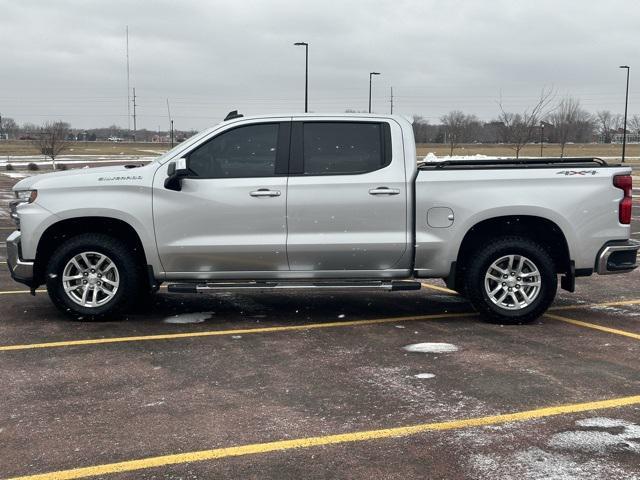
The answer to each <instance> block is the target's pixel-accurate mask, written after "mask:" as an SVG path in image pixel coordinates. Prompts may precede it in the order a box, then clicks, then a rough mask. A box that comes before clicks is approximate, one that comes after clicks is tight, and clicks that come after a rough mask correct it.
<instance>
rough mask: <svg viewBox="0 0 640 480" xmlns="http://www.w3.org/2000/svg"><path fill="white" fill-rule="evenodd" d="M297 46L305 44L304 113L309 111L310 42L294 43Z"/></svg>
mask: <svg viewBox="0 0 640 480" xmlns="http://www.w3.org/2000/svg"><path fill="white" fill-rule="evenodd" d="M294 45H295V46H296V47H302V46H304V113H307V112H308V111H309V44H308V43H306V42H296V43H294Z"/></svg>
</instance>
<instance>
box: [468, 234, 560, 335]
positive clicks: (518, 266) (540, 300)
mask: <svg viewBox="0 0 640 480" xmlns="http://www.w3.org/2000/svg"><path fill="white" fill-rule="evenodd" d="M557 283H558V280H557V276H556V272H555V267H554V264H553V260H552V258H551V256H550V255H549V253H548V252H547V251H546V250H545V249H544V248H543V247H542V246H541V245H539V244H537V243H535V242H533V241H531V240H529V239H527V238H524V237H502V238H499V239H497V240H495V241H493V242H491V243H490V244H488V245H487V246H485V247H482V248H480V249H478V250H477V251H476V252H475V253H474V254H473V257H472V260H471V261H470V263H469V268H468V269H467V271H466V276H465V287H466V291H467V296H468V299H469V301H470V302H471V304H472V305H473V306H474V308H475V309H476V310H477V311H478V312H479V313H480V314H481V315H482V316H483V317H484V318H485V319H486V320H488V321H490V322H493V323H502V324H520V323H529V322H532V321H533V320H535V319H536V318H538V317H540V316H541V315H542V314H543V313H544V312H545V311H546V310H547V309H548V308H549V306H550V305H551V303H552V302H553V299H554V298H555V295H556V290H557Z"/></svg>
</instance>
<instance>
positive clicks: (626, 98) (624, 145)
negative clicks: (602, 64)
mask: <svg viewBox="0 0 640 480" xmlns="http://www.w3.org/2000/svg"><path fill="white" fill-rule="evenodd" d="M620 68H624V69H626V70H627V90H626V93H625V96H624V126H623V127H622V163H624V155H625V152H626V150H627V106H628V105H629V70H630V67H629V65H620Z"/></svg>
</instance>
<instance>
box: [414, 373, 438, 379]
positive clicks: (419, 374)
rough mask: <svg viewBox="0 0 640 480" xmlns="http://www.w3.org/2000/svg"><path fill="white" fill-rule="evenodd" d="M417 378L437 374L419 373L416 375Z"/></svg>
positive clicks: (430, 376)
mask: <svg viewBox="0 0 640 480" xmlns="http://www.w3.org/2000/svg"><path fill="white" fill-rule="evenodd" d="M414 377H415V378H433V377H435V375H434V374H433V373H418V374H417V375H414Z"/></svg>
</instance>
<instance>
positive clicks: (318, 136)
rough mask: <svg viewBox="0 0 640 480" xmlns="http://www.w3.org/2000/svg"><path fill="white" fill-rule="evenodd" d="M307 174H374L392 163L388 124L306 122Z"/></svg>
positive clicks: (305, 170)
mask: <svg viewBox="0 0 640 480" xmlns="http://www.w3.org/2000/svg"><path fill="white" fill-rule="evenodd" d="M302 136H303V173H304V175H349V174H359V173H367V172H373V171H375V170H379V169H380V168H383V167H385V166H387V165H388V164H389V163H391V150H390V147H391V138H390V137H391V135H390V131H389V125H388V124H387V123H376V122H305V123H304V124H303V128H302Z"/></svg>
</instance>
